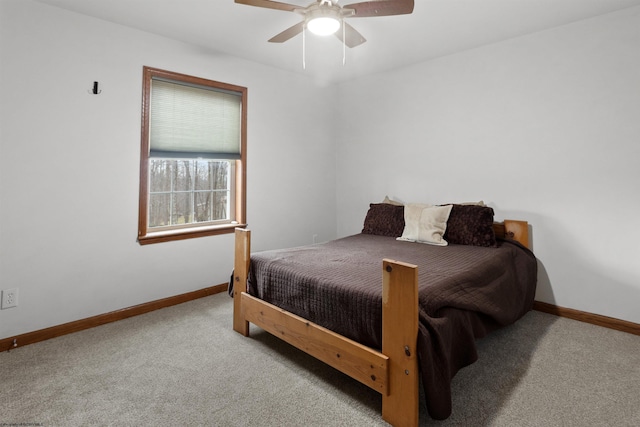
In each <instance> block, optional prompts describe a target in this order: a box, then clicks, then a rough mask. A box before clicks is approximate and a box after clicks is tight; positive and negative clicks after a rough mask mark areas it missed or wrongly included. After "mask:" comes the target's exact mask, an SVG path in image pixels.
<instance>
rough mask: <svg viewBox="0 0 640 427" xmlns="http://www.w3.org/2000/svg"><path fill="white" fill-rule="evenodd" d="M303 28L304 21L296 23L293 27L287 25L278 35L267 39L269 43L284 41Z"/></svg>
mask: <svg viewBox="0 0 640 427" xmlns="http://www.w3.org/2000/svg"><path fill="white" fill-rule="evenodd" d="M303 29H304V21H302V22H299V23H297V24H296V25H294V26H293V27H289V28H287V29H286V30H284V31H283V32H281V33H280V34H278V35H275V36H273V37H271V38H270V39H269V41H270V42H271V43H282V42H286V41H287V40H289V39H290V38H292V37H295V36H297V35H298V34H300V33H301V32H302V30H303Z"/></svg>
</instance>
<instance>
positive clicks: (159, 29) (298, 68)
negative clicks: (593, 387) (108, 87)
mask: <svg viewBox="0 0 640 427" xmlns="http://www.w3.org/2000/svg"><path fill="white" fill-rule="evenodd" d="M37 1H39V2H40V3H46V4H49V5H52V6H57V7H61V8H64V9H68V10H71V11H75V12H78V13H81V14H85V15H89V16H93V17H96V18H100V19H104V20H107V21H111V22H115V23H118V24H122V25H126V26H129V27H134V28H138V29H141V30H144V31H148V32H151V33H155V34H159V35H163V36H166V37H170V38H172V39H177V40H180V41H184V42H187V43H190V44H194V45H197V46H200V47H204V48H207V49H211V50H213V51H218V52H224V53H228V54H232V55H235V56H238V57H242V58H246V59H249V60H252V61H256V62H259V63H262V64H266V65H271V66H274V67H278V68H283V69H287V70H291V71H294V72H300V73H306V74H308V75H310V76H312V77H314V78H316V79H317V80H319V81H322V82H336V81H343V80H347V79H351V78H355V77H357V76H360V75H364V74H369V73H375V72H380V71H385V70H390V69H393V68H397V67H401V66H406V65H410V64H414V63H417V62H421V61H424V60H428V59H432V58H436V57H439V56H444V55H448V54H452V53H455V52H459V51H463V50H466V49H471V48H474V47H477V46H481V45H485V44H489V43H494V42H497V41H500V40H505V39H509V38H513V37H518V36H521V35H524V34H528V33H532V32H536V31H541V30H545V29H548V28H552V27H556V26H560V25H564V24H568V23H571V22H575V21H579V20H582V19H588V18H591V17H594V16H597V15H602V14H605V13H609V12H613V11H617V10H621V9H624V8H628V7H633V6H638V5H640V0H416V1H415V9H414V12H413V14H411V15H399V16H390V17H372V18H350V19H349V23H350V24H351V25H352V26H353V27H355V28H356V29H357V30H358V31H359V32H360V33H361V34H362V35H364V37H365V38H366V39H367V42H366V43H364V44H362V45H360V46H358V47H355V48H353V49H349V48H347V49H346V64H345V65H344V66H343V65H342V57H343V52H342V50H343V47H342V44H341V43H340V41H339V40H338V39H337V38H335V37H333V36H329V37H318V36H314V35H311V34H308V35H307V37H306V69H303V67H302V49H303V43H302V35H298V36H296V37H294V38H293V39H291V40H289V41H288V42H285V43H283V44H277V43H268V42H267V40H268V39H270V38H271V37H272V36H274V35H276V34H278V33H279V32H281V31H282V30H284V29H286V28H288V27H290V26H292V25H294V24H296V23H297V22H299V21H300V20H301V17H300V15H298V14H296V13H291V12H285V11H279V10H271V9H264V8H258V7H251V6H246V5H241V4H235V3H234V1H233V0H37ZM280 1H281V2H287V3H290V4H295V5H299V6H303V7H304V6H306V5H308V4H309V3H311V2H312V0H288V1H287V0H280ZM359 1H360V0H341V2H340V4H341V5H343V6H344V5H347V4H349V3H357V2H359Z"/></svg>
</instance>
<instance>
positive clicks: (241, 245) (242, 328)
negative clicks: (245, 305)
mask: <svg viewBox="0 0 640 427" xmlns="http://www.w3.org/2000/svg"><path fill="white" fill-rule="evenodd" d="M235 232H236V250H235V260H234V264H233V330H234V331H236V332H238V333H240V334H242V335H244V336H245V337H248V336H249V322H247V320H246V318H245V316H244V313H243V311H242V298H241V295H242V293H243V292H247V276H248V275H249V260H250V259H251V230H246V229H243V228H236V231H235Z"/></svg>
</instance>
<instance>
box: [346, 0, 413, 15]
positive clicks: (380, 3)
mask: <svg viewBox="0 0 640 427" xmlns="http://www.w3.org/2000/svg"><path fill="white" fill-rule="evenodd" d="M343 7H344V8H345V9H353V10H355V14H354V15H353V16H352V17H353V18H363V17H369V16H390V15H407V14H409V13H413V0H373V1H363V2H360V3H352V4H347V5H345V6H343Z"/></svg>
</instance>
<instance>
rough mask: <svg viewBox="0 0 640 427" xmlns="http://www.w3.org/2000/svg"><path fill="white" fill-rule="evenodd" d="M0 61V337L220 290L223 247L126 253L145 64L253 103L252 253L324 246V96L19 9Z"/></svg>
mask: <svg viewBox="0 0 640 427" xmlns="http://www.w3.org/2000/svg"><path fill="white" fill-rule="evenodd" d="M0 60H1V61H2V62H1V64H0V132H1V133H0V289H7V288H13V287H17V288H19V306H18V307H16V308H10V309H6V310H0V338H5V337H9V336H12V335H16V334H20V333H25V332H30V331H34V330H38V329H41V328H44V327H48V326H53V325H58V324H62V323H65V322H69V321H73V320H77V319H82V318H86V317H89V316H92V315H96V314H101V313H106V312H109V311H113V310H117V309H121V308H124V307H129V306H132V305H136V304H140V303H143V302H147V301H151V300H155V299H159V298H164V297H167V296H172V295H177V294H180V293H184V292H189V291H192V290H196V289H201V288H205V287H207V286H212V285H217V284H220V283H224V282H226V281H227V280H228V277H229V274H230V272H231V269H232V268H233V261H232V258H233V238H232V235H225V236H212V237H206V238H199V239H191V240H184V241H179V242H170V243H161V244H155V245H147V246H140V245H139V244H138V243H137V242H136V235H137V216H138V206H137V203H138V182H139V158H140V157H139V156H140V114H141V112H140V106H141V81H142V67H143V65H148V66H152V67H157V68H164V69H168V70H171V71H176V72H181V73H185V74H191V75H195V76H199V77H204V78H209V79H213V80H218V81H222V82H227V83H232V84H236V85H241V86H245V87H247V88H248V89H249V93H248V102H249V103H248V108H249V109H248V116H249V117H248V200H247V205H248V207H247V217H248V222H249V225H250V227H251V228H252V230H253V231H254V233H253V236H254V241H253V247H254V248H255V249H258V250H259V249H267V248H274V247H284V246H292V245H300V244H307V243H311V242H312V235H314V234H317V235H318V239H319V240H327V239H331V238H334V237H335V235H336V225H335V217H334V214H335V185H336V184H335V154H334V152H333V151H334V146H333V140H332V138H331V136H332V135H331V134H330V133H329V132H327V131H326V130H325V129H324V127H322V126H321V124H322V123H326V122H331V121H333V117H332V116H329V114H331V113H330V112H331V111H333V109H332V108H329V107H331V106H333V102H334V101H335V94H336V89H335V88H326V87H324V88H317V87H315V86H314V84H313V82H312V81H311V80H309V79H307V78H306V77H305V76H301V75H297V74H291V73H286V72H283V71H279V70H276V69H273V68H269V67H265V66H261V65H258V64H255V63H251V62H247V61H243V60H240V59H237V58H233V57H229V56H225V55H221V54H217V53H216V52H211V51H204V50H202V49H200V48H196V47H193V46H189V45H185V44H182V43H179V42H176V41H172V40H168V39H165V38H162V37H159V36H156V35H152V34H148V33H144V32H140V31H136V30H132V29H129V28H126V27H123V26H119V25H115V24H111V23H108V22H105V21H100V20H97V19H93V18H88V17H85V16H82V15H79V14H75V13H71V12H67V11H64V10H61V9H57V8H53V7H49V6H45V5H42V4H39V3H34V2H31V1H27V0H2V1H0ZM94 81H98V82H99V83H100V86H101V89H102V93H101V94H100V95H98V96H94V95H90V94H88V93H87V91H88V90H89V89H90V88H91V87H92V85H93V82H94ZM308 99H316V100H317V102H316V103H315V104H314V105H310V104H309V103H308V102H307V100H308ZM292 195H294V196H292Z"/></svg>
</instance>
